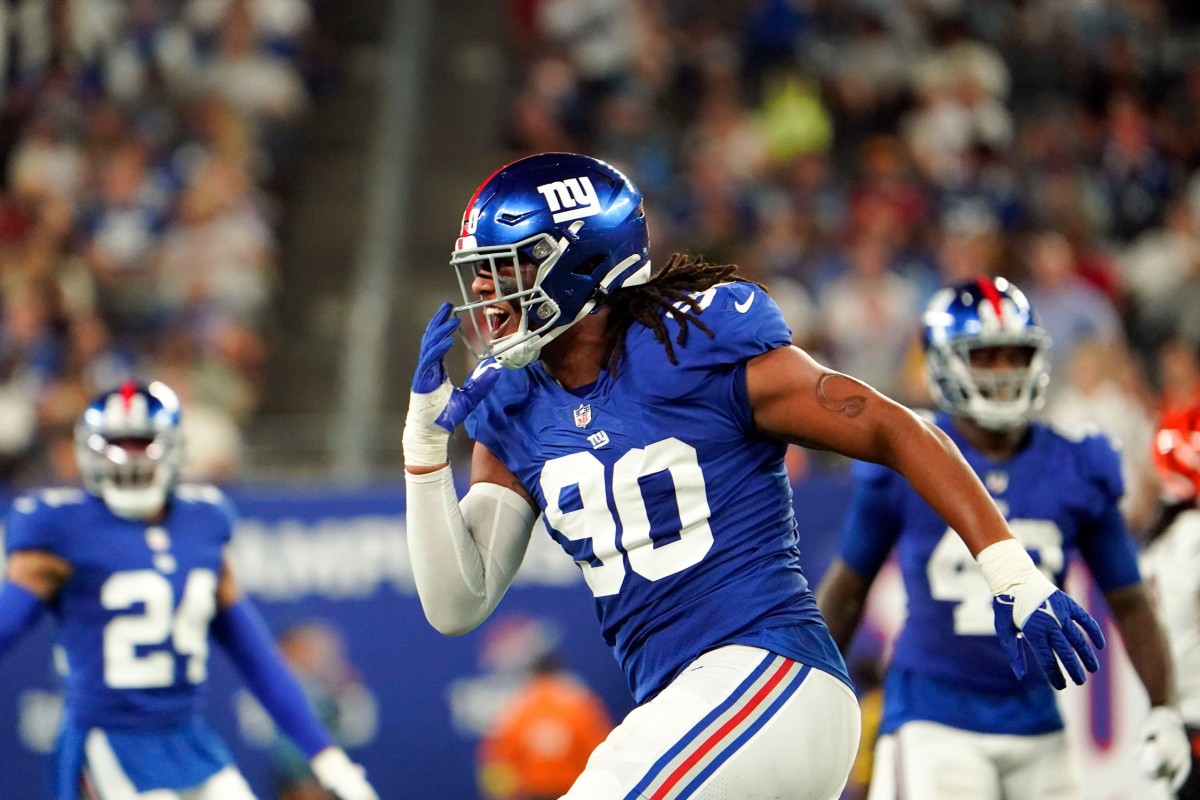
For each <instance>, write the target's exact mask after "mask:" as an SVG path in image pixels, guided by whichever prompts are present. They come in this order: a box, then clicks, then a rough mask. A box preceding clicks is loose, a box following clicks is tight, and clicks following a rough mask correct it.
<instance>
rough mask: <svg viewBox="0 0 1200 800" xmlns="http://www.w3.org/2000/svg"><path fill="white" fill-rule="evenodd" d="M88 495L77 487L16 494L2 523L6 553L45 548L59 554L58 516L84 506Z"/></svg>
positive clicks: (60, 540) (59, 524) (60, 544)
mask: <svg viewBox="0 0 1200 800" xmlns="http://www.w3.org/2000/svg"><path fill="white" fill-rule="evenodd" d="M87 497H88V494H87V492H85V491H83V490H82V489H78V488H52V489H42V490H40V491H37V492H31V493H29V494H23V495H21V496H19V497H18V498H17V499H16V500H14V501H13V504H12V508H11V509H10V510H9V512H8V517H7V519H6V521H5V524H4V549H5V552H8V553H12V552H15V551H17V550H48V551H50V552H52V553H57V554H59V555H62V554H63V553H62V550H63V542H62V536H61V533H60V532H61V530H62V521H61V517H62V516H63V514H64V513H66V512H67V510H68V509H72V508H78V507H79V506H81V505H83V503H84V502H85V501H86V500H87Z"/></svg>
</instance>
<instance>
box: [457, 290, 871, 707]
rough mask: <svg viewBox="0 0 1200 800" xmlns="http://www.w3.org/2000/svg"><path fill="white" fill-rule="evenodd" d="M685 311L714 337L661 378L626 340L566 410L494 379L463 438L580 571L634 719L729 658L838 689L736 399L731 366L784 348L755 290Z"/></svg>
mask: <svg viewBox="0 0 1200 800" xmlns="http://www.w3.org/2000/svg"><path fill="white" fill-rule="evenodd" d="M697 298H698V300H699V303H700V305H701V306H702V311H701V312H700V319H701V320H703V321H704V323H705V324H706V325H707V326H708V327H709V328H710V329H711V330H712V331H713V333H714V334H715V336H712V337H710V336H708V335H707V334H706V333H705V332H704V331H702V330H699V329H697V328H695V327H689V330H688V338H687V340H686V343H684V344H682V345H680V344H678V343H676V345H675V353H676V357H677V359H678V362H679V363H678V364H677V365H676V364H672V363H671V362H670V361H669V359H668V358H667V354H666V351H665V349H664V347H663V344H662V343H661V342H659V341H657V340H656V339H655V337H654V334H653V332H652V331H651V330H650V329H648V328H646V327H644V326H642V325H639V324H636V323H635V324H634V325H633V327H632V328H631V329H630V331H629V333H628V335H627V337H626V342H625V344H626V351H625V356H624V359H623V360H622V362H621V366H620V368H619V370H618V373H617V374H615V375H614V374H612V373H610V372H608V371H602V372H601V374H600V377H599V380H598V381H597V382H596V383H595V384H593V385H591V386H589V387H585V388H583V389H581V390H578V391H576V392H570V391H567V390H565V389H563V388H562V387H561V386H560V385H559V384H558V383H557V382H555V381H554V380H553V379H552V378H551V377H550V376H549V375H548V374H547V373H546V371H545V370H544V368H543V367H542V365H541V364H540V363H537V362H535V363H534V364H531V365H530V366H528V367H526V368H524V369H521V370H505V371H504V373H503V374H502V375H501V377H500V379H499V381H498V383H497V384H496V386H495V388H494V389H493V390H492V392H491V393H490V394H489V395H488V396H487V398H486V399H485V400H484V401H483V403H482V404H481V405H480V406H479V407H478V408H477V409H476V410H475V411H474V413H473V414H472V415H471V417H470V418H469V419H468V420H467V430H468V432H469V433H470V434H471V436H472V437H473V438H474V439H476V440H477V441H479V442H481V443H483V444H484V445H486V446H487V447H488V449H489V450H491V452H492V453H493V454H495V455H496V457H497V458H499V459H500V460H501V461H502V462H503V463H504V464H505V466H507V467H508V469H509V470H511V471H512V472H513V474H515V475H516V476H517V477H518V478H519V479H520V480H521V483H522V484H523V485H524V486H525V488H526V489H527V490H528V491H529V492H530V493H531V494H532V495H533V497H534V498H535V499H536V501H537V503H538V506H539V508H540V509H541V510H542V512H543V518H544V521H545V523H546V528H547V530H548V531H549V532H550V535H551V536H552V537H553V538H554V539H555V540H556V541H557V542H558V543H559V544H560V545H561V546H562V547H563V549H564V550H566V552H567V553H568V554H569V555H570V556H571V558H573V559H574V560H575V561H576V563H578V564H579V566H580V568H581V569H582V570H583V575H584V578H585V579H586V581H587V584H588V586H589V587H590V588H591V591H592V593H593V594H594V595H595V598H596V613H597V616H598V617H599V619H600V625H601V628H602V632H603V635H604V637H605V640H606V641H607V642H608V644H609V645H610V646H611V647H612V648H613V651H614V655H615V657H616V659H617V661H618V663H619V664H620V665H621V668H622V669H623V670H624V672H625V676H626V678H627V680H628V682H629V686H630V689H631V690H632V691H633V695H634V697H635V698H636V699H637V700H638V702H642V701H644V700H645V699H647V698H649V697H652V696H653V695H654V694H655V693H657V692H658V691H659V690H661V689H662V688H663V687H664V686H665V685H666V684H667V683H668V682H669V681H670V680H671V679H672V678H673V677H674V676H675V675H676V674H677V673H678V672H679V671H680V670H681V669H682V668H683V667H684V666H685V665H686V664H687V663H688V662H690V661H691V660H692V659H694V658H695V657H696V656H698V655H700V654H701V653H703V652H705V651H706V650H710V649H712V648H714V647H718V646H720V645H724V644H734V643H737V644H749V645H755V646H759V647H764V648H766V649H769V650H772V651H774V652H777V653H780V654H782V655H785V656H788V657H789V658H793V659H795V660H797V661H802V662H805V663H809V664H813V665H815V666H818V667H821V668H823V669H825V670H827V671H829V672H831V673H833V674H835V675H837V676H838V677H840V678H842V679H843V680H845V681H846V682H847V683H849V679H848V678H847V676H846V669H845V665H844V664H843V662H842V658H841V655H840V654H839V653H838V651H837V648H836V646H835V645H834V644H833V641H832V639H831V637H830V636H829V631H828V629H827V628H826V627H825V624H824V622H823V621H822V619H821V616H820V614H819V612H818V611H817V608H816V603H815V601H814V599H813V596H812V593H811V592H810V590H809V587H808V583H807V581H806V580H805V577H804V575H803V573H802V572H801V570H800V561H799V551H798V548H797V541H798V536H797V528H796V520H795V517H794V514H793V510H792V494H791V487H790V485H789V483H788V478H787V473H786V471H785V469H784V463H783V457H784V452H785V449H786V448H785V445H783V444H782V443H780V442H778V441H776V440H773V439H769V438H766V437H764V436H762V435H761V434H759V433H758V432H757V431H756V429H755V428H754V425H753V420H752V417H751V410H750V405H749V401H748V398H747V392H746V375H745V370H746V362H747V361H748V360H749V359H751V358H753V357H755V356H758V355H761V354H762V353H765V352H767V351H770V350H773V349H775V348H778V347H782V346H785V345H788V344H790V343H791V333H790V331H789V330H788V328H787V326H786V324H785V323H784V321H783V318H782V316H781V314H780V312H779V308H778V307H777V306H776V305H775V303H774V302H773V301H772V300H771V299H770V297H768V296H767V295H766V294H765V293H764V292H763V291H762V290H760V289H759V288H757V287H756V286H754V285H753V284H749V283H744V282H734V283H727V284H720V285H718V286H714V287H712V288H711V289H709V290H708V291H706V292H703V293H700V294H698V295H697ZM666 324H667V331H668V333H669V335H671V337H672V341H674V340H675V337H676V335H677V334H678V333H679V327H678V323H677V322H676V321H674V320H673V319H668V321H667V323H666Z"/></svg>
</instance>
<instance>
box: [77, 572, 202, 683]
mask: <svg viewBox="0 0 1200 800" xmlns="http://www.w3.org/2000/svg"><path fill="white" fill-rule="evenodd" d="M216 597H217V576H216V573H214V572H213V571H212V570H209V569H194V570H192V571H191V572H190V573H188V577H187V583H186V584H184V589H183V597H182V598H181V599H180V601H179V607H178V608H176V607H175V592H174V590H173V589H172V588H171V582H170V581H168V580H167V579H166V578H165V577H164V576H163V575H161V574H159V573H157V572H155V571H154V570H149V569H140V570H130V571H128V572H117V573H114V574H113V575H112V576H111V577H109V579H108V580H106V581H105V582H104V585H103V586H102V587H101V588H100V605H102V606H103V607H104V608H106V609H109V610H110V611H126V610H128V611H129V613H127V614H121V615H119V616H116V617H114V618H113V619H112V620H111V621H110V622H109V623H108V624H107V625H106V626H105V627H104V682H105V683H106V684H108V685H109V686H110V687H112V688H114V689H153V688H161V687H164V686H170V685H171V684H173V683H174V682H175V656H176V655H177V654H178V655H183V656H187V657H188V662H187V679H188V680H189V681H190V682H191V683H203V682H204V680H205V679H206V678H207V677H208V624H209V622H210V621H211V620H212V618H213V614H215V613H216V608H217V606H216ZM136 606H140V607H141V608H140V609H136V608H135V607H136ZM168 642H169V643H170V645H171V648H172V649H171V650H155V651H153V652H149V653H146V652H139V648H148V647H155V646H159V647H161V646H162V645H165V644H167V643H168Z"/></svg>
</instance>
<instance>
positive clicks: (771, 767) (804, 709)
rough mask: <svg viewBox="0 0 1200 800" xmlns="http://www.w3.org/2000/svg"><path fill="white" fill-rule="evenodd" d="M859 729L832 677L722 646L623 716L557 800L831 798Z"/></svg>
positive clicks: (850, 703)
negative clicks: (567, 790)
mask: <svg viewBox="0 0 1200 800" xmlns="http://www.w3.org/2000/svg"><path fill="white" fill-rule="evenodd" d="M860 724H861V720H860V716H859V710H858V702H857V700H856V699H855V697H854V693H853V692H852V691H850V688H849V687H848V686H846V684H844V683H842V682H841V681H840V680H838V679H837V678H835V677H833V676H832V675H829V674H828V673H825V672H822V671H821V670H818V669H815V668H812V667H809V666H806V665H804V664H799V663H797V662H795V661H792V660H791V659H788V658H784V657H783V656H779V655H775V654H774V653H769V652H767V651H766V650H762V649H759V648H756V647H745V646H742V645H730V646H727V647H721V648H718V649H716V650H713V651H710V652H708V653H705V654H704V655H702V656H700V657H699V658H697V659H696V660H695V661H693V662H692V663H691V665H689V666H688V667H687V668H686V669H685V670H684V671H683V672H682V673H681V674H680V675H679V677H677V678H676V679H675V680H674V681H672V682H671V683H670V684H669V685H668V686H667V688H665V689H664V690H663V691H662V692H660V693H659V694H658V696H656V697H655V698H654V699H652V700H650V701H649V702H647V703H644V704H643V705H641V706H639V707H637V708H635V709H634V710H633V711H631V712H630V713H629V716H627V717H625V719H624V721H622V722H621V724H620V725H618V726H617V727H616V728H615V729H614V730H613V731H612V733H610V734H609V736H608V738H607V739H606V740H605V741H604V742H603V743H602V744H601V745H600V746H599V747H597V748H596V750H595V752H593V753H592V756H591V758H590V759H589V760H588V764H587V768H586V769H585V770H584V772H583V774H582V775H580V776H579V778H578V780H576V782H575V784H574V785H573V786H572V787H571V790H570V791H569V792H567V794H566V795H564V796H563V798H562V800H634V798H645V799H646V800H681V799H682V798H694V799H695V800H725V799H726V798H738V800H767V798H786V800H836V799H837V797H838V796H839V795H840V794H841V792H842V788H843V787H844V786H845V785H846V778H847V776H848V775H849V772H850V766H851V764H852V763H853V761H854V753H855V750H856V748H857V747H858V737H859V730H860Z"/></svg>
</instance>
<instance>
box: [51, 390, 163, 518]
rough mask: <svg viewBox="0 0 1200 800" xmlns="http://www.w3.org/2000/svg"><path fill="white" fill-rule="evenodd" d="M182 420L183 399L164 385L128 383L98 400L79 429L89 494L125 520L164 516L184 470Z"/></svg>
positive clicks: (77, 447)
mask: <svg viewBox="0 0 1200 800" xmlns="http://www.w3.org/2000/svg"><path fill="white" fill-rule="evenodd" d="M179 417H180V413H179V398H178V397H176V395H175V392H173V391H171V389H170V388H168V387H167V386H166V384H163V383H159V382H154V383H150V384H148V385H144V384H139V383H134V382H133V381H127V382H126V383H124V384H123V385H122V386H121V387H120V388H118V389H115V390H113V391H109V392H104V393H103V394H101V395H99V396H97V397H96V398H95V399H94V400H93V401H92V402H91V404H90V405H89V406H88V407H87V409H86V410H85V411H84V412H83V414H82V415H81V416H80V418H79V421H78V422H77V423H76V424H75V457H76V459H77V460H78V462H79V469H80V471H81V472H82V473H83V483H84V486H85V487H86V488H87V490H88V491H89V492H91V493H92V494H94V495H96V496H97V497H99V498H100V499H101V500H103V501H104V504H105V505H107V506H108V508H109V510H111V511H112V512H113V513H114V514H116V515H117V516H120V517H125V518H126V519H147V518H149V517H152V516H154V515H155V514H157V513H158V512H159V511H161V510H162V509H163V507H164V506H165V505H166V501H167V495H168V494H169V493H170V492H171V491H172V490H173V489H174V488H175V486H176V484H177V483H178V480H179V472H180V469H181V467H182V461H183V447H182V436H181V433H180V430H179Z"/></svg>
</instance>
